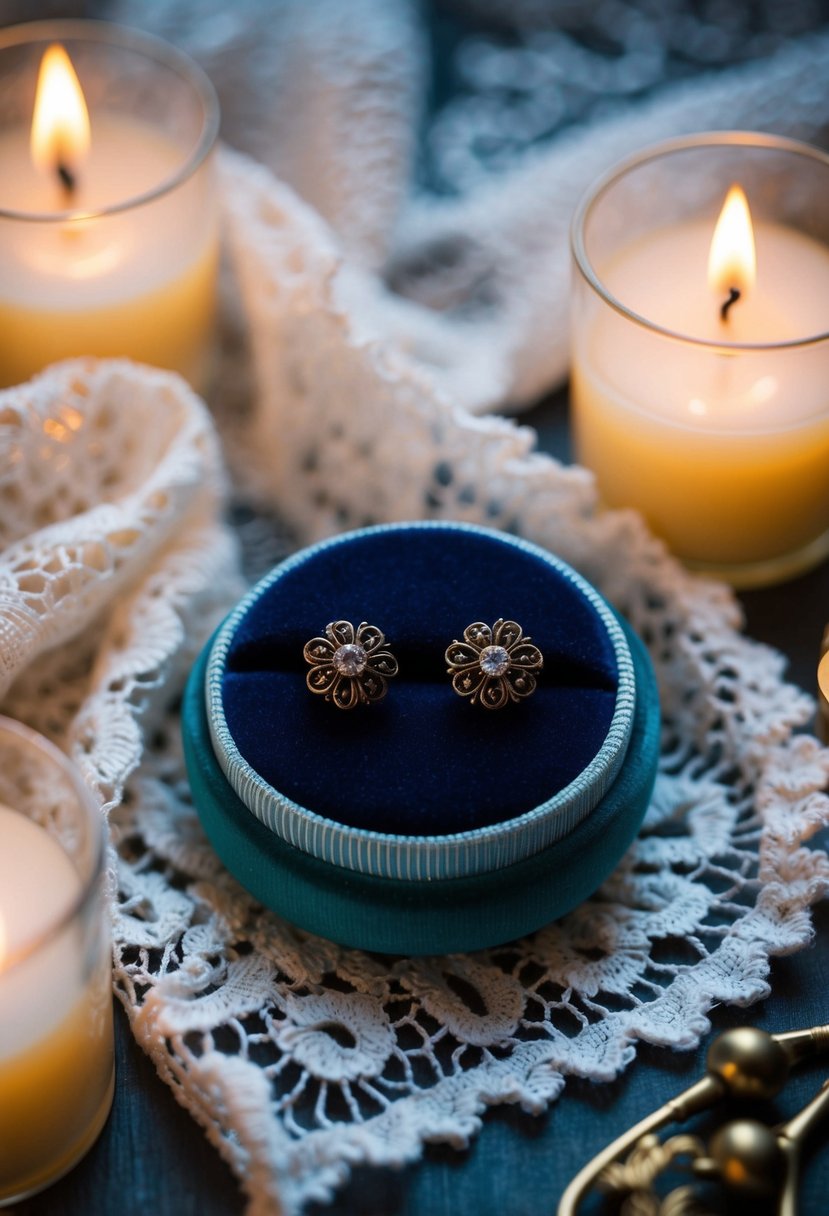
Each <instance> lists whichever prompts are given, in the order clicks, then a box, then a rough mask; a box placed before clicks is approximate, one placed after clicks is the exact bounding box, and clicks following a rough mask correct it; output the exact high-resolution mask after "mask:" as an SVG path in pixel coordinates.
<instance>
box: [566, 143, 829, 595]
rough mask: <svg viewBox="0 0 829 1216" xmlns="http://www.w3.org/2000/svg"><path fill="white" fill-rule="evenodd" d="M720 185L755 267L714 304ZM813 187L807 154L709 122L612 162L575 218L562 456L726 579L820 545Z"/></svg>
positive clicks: (826, 467) (825, 415)
mask: <svg viewBox="0 0 829 1216" xmlns="http://www.w3.org/2000/svg"><path fill="white" fill-rule="evenodd" d="M733 184H738V185H740V186H741V187H742V189H743V190H744V192H745V194H746V197H747V199H748V203H749V207H750V209H751V213H752V218H753V223H754V239H755V242H756V281H755V283H754V285H753V286H752V287H748V286H744V287H743V291H742V293H741V295H742V298H741V299H738V300H737V301H736V302H735V303H733V306H732V307H731V308H730V309H729V308H727V309H726V311H725V313H723V311H722V305H723V304H724V303H725V301H724V300H723V299H722V298H721V293H724V290H725V289H724V288H718V287H712V286H710V284H709V282H708V278H707V263H708V256H709V250H710V245H711V238H712V236H713V232H714V228H715V226H716V224H717V219H718V215H719V213H720V210H721V208H722V206H723V202H724V199H725V197H726V194H727V192H728V190H729V188H730V187H731V186H732V185H733ZM827 198H829V157H827V156H826V155H825V154H824V153H823V152H821V151H819V150H817V149H815V148H812V147H809V146H807V145H805V144H800V143H797V142H794V141H791V140H786V139H781V138H777V137H775V136H771V135H762V134H755V133H749V132H717V133H712V134H702V135H695V136H690V137H687V138H682V139H677V140H673V141H671V142H668V143H664V144H660V145H658V146H656V147H654V148H650V149H647V150H645V151H643V152H642V153H641V154H639V155H638V156H635V157H633V158H631V159H630V160H628V161H626V162H624V163H623V164H621V165H620V166H619V167H617V168H616V169H614V170H612V171H611V172H610V173H608V174H607V175H606V176H605V177H603V178H602V179H601V180H600V181H599V182H597V183H596V184H595V185H594V186H593V187H592V189H591V190H590V191H589V193H588V194H587V196H586V197H585V198H584V199H583V201H582V202H581V204H580V206H579V207H578V209H577V212H576V215H575V218H574V222H573V228H572V253H573V260H574V266H575V272H574V279H573V293H572V376H571V409H572V423H573V432H574V440H575V450H576V456H577V459H578V460H579V461H580V462H581V463H582V464H584V465H586V466H587V467H588V468H590V469H592V470H593V472H594V473H595V475H596V480H597V486H598V491H599V495H600V498H601V501H602V502H603V503H604V504H605V505H607V506H609V507H634V508H637V509H638V510H639V511H641V512H642V514H643V515H644V516H645V518H646V519H647V521H648V522H649V524H650V525H651V527H652V528H653V530H654V531H655V532H656V533H657V534H658V535H660V536H661V537H662V538H663V539H664V540H665V541H667V543H668V545H669V547H670V548H671V549H672V550H673V552H674V553H675V554H676V555H677V556H678V557H680V558H681V559H683V560H684V561H685V562H686V564H688V565H689V566H691V567H693V568H696V569H701V570H704V571H706V572H708V573H712V574H714V575H716V576H718V577H721V578H724V579H726V580H727V581H730V582H731V583H732V584H734V585H735V586H737V587H752V586H760V585H763V584H767V583H772V582H777V581H780V580H782V579H784V578H787V577H790V576H792V575H794V574H796V573H798V572H800V571H802V570H805V569H807V568H809V567H810V566H812V565H815V564H817V563H818V562H819V561H821V560H822V559H823V558H824V557H825V556H826V555H827V553H829V323H828V321H827V319H828V318H829V208H827V206H826V199H827ZM729 273H732V272H730V271H729ZM718 293H720V294H718Z"/></svg>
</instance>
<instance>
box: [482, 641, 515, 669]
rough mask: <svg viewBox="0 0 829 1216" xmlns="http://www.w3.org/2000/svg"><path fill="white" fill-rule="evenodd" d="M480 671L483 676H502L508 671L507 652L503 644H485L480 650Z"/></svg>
mask: <svg viewBox="0 0 829 1216" xmlns="http://www.w3.org/2000/svg"><path fill="white" fill-rule="evenodd" d="M480 664H481V671H482V672H483V673H484V675H485V676H502V675H505V674H506V672H508V671H509V652H508V651H506V650H504V647H503V646H485V647H484V648H483V650H482V651H481V658H480Z"/></svg>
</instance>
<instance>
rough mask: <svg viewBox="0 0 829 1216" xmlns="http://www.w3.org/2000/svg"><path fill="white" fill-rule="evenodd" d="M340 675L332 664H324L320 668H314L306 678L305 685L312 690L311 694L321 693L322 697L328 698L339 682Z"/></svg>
mask: <svg viewBox="0 0 829 1216" xmlns="http://www.w3.org/2000/svg"><path fill="white" fill-rule="evenodd" d="M337 677H338V673H337V671H336V669H335V667H334V665H333V664H332V663H324V664H322V665H321V666H319V667H312V668H311V670H310V671H309V672H308V674H307V675H306V677H305V683H306V684H307V685H308V687H309V688H310V690H311V692H317V693H321V694H322V696H327V694H328V693H330V691H331V689H332V688H333V687H334V685H335V683H336V682H337Z"/></svg>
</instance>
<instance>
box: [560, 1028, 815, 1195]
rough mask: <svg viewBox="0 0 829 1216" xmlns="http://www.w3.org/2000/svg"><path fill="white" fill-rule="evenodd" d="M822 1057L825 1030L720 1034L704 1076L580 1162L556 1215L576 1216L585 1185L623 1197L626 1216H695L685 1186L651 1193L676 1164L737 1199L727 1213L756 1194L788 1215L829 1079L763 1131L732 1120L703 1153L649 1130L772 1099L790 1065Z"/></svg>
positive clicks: (700, 1147) (694, 1141) (750, 1122)
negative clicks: (732, 1104)
mask: <svg viewBox="0 0 829 1216" xmlns="http://www.w3.org/2000/svg"><path fill="white" fill-rule="evenodd" d="M827 1051H829V1025H824V1026H811V1027H808V1028H807V1029H805V1030H789V1031H785V1032H783V1033H782V1034H770V1033H768V1032H767V1031H765V1030H760V1029H758V1028H756V1027H754V1026H738V1027H736V1028H735V1029H733V1030H726V1031H724V1032H723V1033H722V1034H721V1035H718V1037H717V1038H716V1039H714V1041H713V1042H712V1044H711V1046H710V1048H709V1050H708V1057H707V1061H706V1071H705V1074H704V1075H703V1076H702V1077H701V1078H700V1079H699V1080H698V1081H696V1082H695V1083H694V1084H693V1085H691V1086H690V1087H689V1088H688V1089H686V1090H684V1091H683V1092H682V1093H680V1094H677V1095H676V1097H675V1098H672V1099H671V1100H670V1101H668V1102H666V1103H665V1104H664V1106H660V1107H659V1108H658V1110H655V1111H653V1112H652V1113H651V1114H650V1115H647V1116H646V1117H645V1118H644V1119H641V1120H640V1121H639V1122H638V1123H637V1124H635V1125H634V1126H633V1127H631V1128H629V1129H628V1131H626V1132H623V1133H622V1135H621V1136H619V1137H618V1138H617V1139H616V1140H614V1141H613V1143H612V1144H609V1145H608V1146H607V1148H605V1149H603V1150H602V1151H601V1152H600V1153H598V1154H597V1155H596V1156H595V1157H594V1158H593V1160H592V1161H590V1162H588V1164H587V1165H585V1166H584V1168H583V1169H581V1170H580V1171H579V1173H578V1174H577V1175H576V1177H575V1178H574V1179H573V1180H572V1182H571V1183H570V1184H569V1186H567V1187H566V1189H565V1191H564V1194H563V1195H562V1197H561V1200H560V1202H559V1206H558V1216H576V1214H577V1212H578V1210H579V1208H580V1206H581V1202H582V1200H583V1199H585V1198H586V1197H587V1195H588V1193H589V1192H590V1191H591V1190H593V1189H594V1188H596V1189H599V1190H603V1191H605V1192H606V1193H610V1194H613V1195H615V1196H616V1197H617V1198H620V1199H623V1204H622V1211H623V1212H625V1213H628V1212H629V1213H633V1212H637V1213H639V1212H648V1213H654V1216H656V1214H657V1213H658V1214H659V1216H668V1213H670V1216H704V1214H705V1212H706V1208H705V1207H704V1206H703V1204H702V1203H701V1202H700V1199H699V1197H698V1196H697V1195H696V1193H695V1190H694V1188H693V1185H692V1184H691V1185H686V1186H681V1187H678V1188H677V1189H676V1190H674V1191H671V1192H670V1194H668V1195H666V1196H665V1197H664V1198H660V1196H658V1195H657V1193H656V1190H655V1183H656V1182H657V1180H658V1179H659V1177H660V1175H661V1174H662V1173H663V1172H664V1171H665V1170H667V1169H669V1168H670V1167H671V1166H675V1165H676V1164H677V1163H680V1164H684V1165H685V1167H686V1171H687V1172H688V1173H690V1175H691V1178H692V1179H693V1180H700V1181H705V1182H710V1181H712V1180H714V1181H718V1182H720V1183H721V1184H722V1185H723V1187H724V1188H725V1189H726V1190H727V1191H728V1192H729V1193H730V1194H731V1197H732V1199H733V1200H735V1201H736V1202H739V1203H740V1207H739V1209H737V1208H734V1210H735V1211H736V1210H739V1211H748V1210H751V1209H750V1207H746V1206H745V1205H746V1204H749V1203H751V1202H752V1201H756V1200H757V1199H758V1198H762V1197H764V1196H765V1197H767V1198H768V1197H774V1198H775V1199H776V1212H777V1216H797V1187H798V1182H799V1175H800V1156H801V1149H802V1146H803V1144H804V1142H805V1140H806V1138H807V1137H808V1136H809V1135H810V1134H811V1132H812V1131H813V1130H814V1129H815V1128H816V1127H817V1126H818V1125H819V1124H820V1123H821V1122H822V1121H824V1120H825V1119H826V1118H827V1117H829V1081H824V1083H823V1085H822V1086H821V1088H820V1089H819V1090H818V1092H817V1093H816V1094H815V1096H814V1097H813V1098H812V1099H811V1101H809V1102H808V1103H807V1104H806V1106H804V1107H803V1109H802V1110H800V1111H798V1113H797V1114H796V1115H795V1116H794V1117H793V1118H791V1119H789V1120H788V1122H786V1123H782V1124H778V1125H777V1126H776V1127H769V1126H768V1125H766V1124H764V1123H760V1122H759V1121H757V1120H756V1119H749V1118H742V1119H735V1120H732V1121H730V1122H728V1123H726V1124H724V1125H723V1126H721V1127H720V1128H719V1130H718V1131H716V1132H715V1134H714V1135H713V1136H712V1137H711V1139H710V1141H709V1144H708V1147H707V1149H706V1147H705V1145H704V1143H703V1141H702V1140H701V1139H700V1138H699V1137H698V1136H689V1135H681V1134H680V1135H675V1136H672V1137H671V1138H669V1139H668V1140H665V1141H660V1139H659V1137H658V1136H657V1135H656V1134H655V1133H656V1132H657V1131H659V1130H661V1129H662V1128H663V1127H666V1126H667V1125H668V1124H670V1123H684V1122H685V1121H686V1120H687V1119H690V1118H691V1116H693V1115H697V1114H699V1113H700V1112H702V1111H704V1110H708V1109H710V1108H711V1107H712V1106H716V1105H717V1104H718V1103H720V1102H722V1101H724V1100H726V1099H729V1098H735V1097H736V1098H740V1099H742V1100H743V1101H749V1102H756V1101H765V1100H768V1099H770V1098H774V1097H776V1096H777V1094H779V1093H780V1092H781V1090H782V1089H783V1088H784V1086H785V1084H786V1082H787V1080H788V1078H789V1072H790V1070H791V1068H792V1066H793V1065H795V1064H798V1063H800V1061H802V1060H805V1059H808V1058H809V1057H810V1056H813V1055H822V1054H824V1053H826V1052H827ZM730 1210H731V1209H730V1208H729V1211H730ZM764 1210H765V1209H764Z"/></svg>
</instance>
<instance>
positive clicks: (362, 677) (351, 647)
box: [303, 621, 397, 709]
mask: <svg viewBox="0 0 829 1216" xmlns="http://www.w3.org/2000/svg"><path fill="white" fill-rule="evenodd" d="M385 645H386V635H385V634H384V633H383V632H382V630H380V629H378V628H377V626H376V625H369V624H368V622H367V621H362V622H361V623H360V624H359V625H358V626H357V628H356V629H355V628H354V626H353V625H352V624H351V622H350V621H331V622H330V624H328V625H326V626H325V636H324V637H316V638H311V640H310V641H308V642H306V643H305V648H304V650H303V654H304V656H305V661H306V663H309V664H310V667H311V670H310V671H309V672H308V674H307V675H306V677H305V683H306V684H307V685H308V688H309V689H310V691H311V692H312V693H315V694H316V695H317V696H321V697H325V699H326V701H331V702H332V703H333V704H334V705H336V706H337V708H338V709H355V708H356V706H358V705H370V704H372V702H375V701H382V700H383V697H385V695H386V693H387V692H388V691H389V680H391V679H392V678H393V677H394V676H396V675H397V659H396V658H395V657H394V655H393V654H392V652H391V651H390V650H388V649H385Z"/></svg>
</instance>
